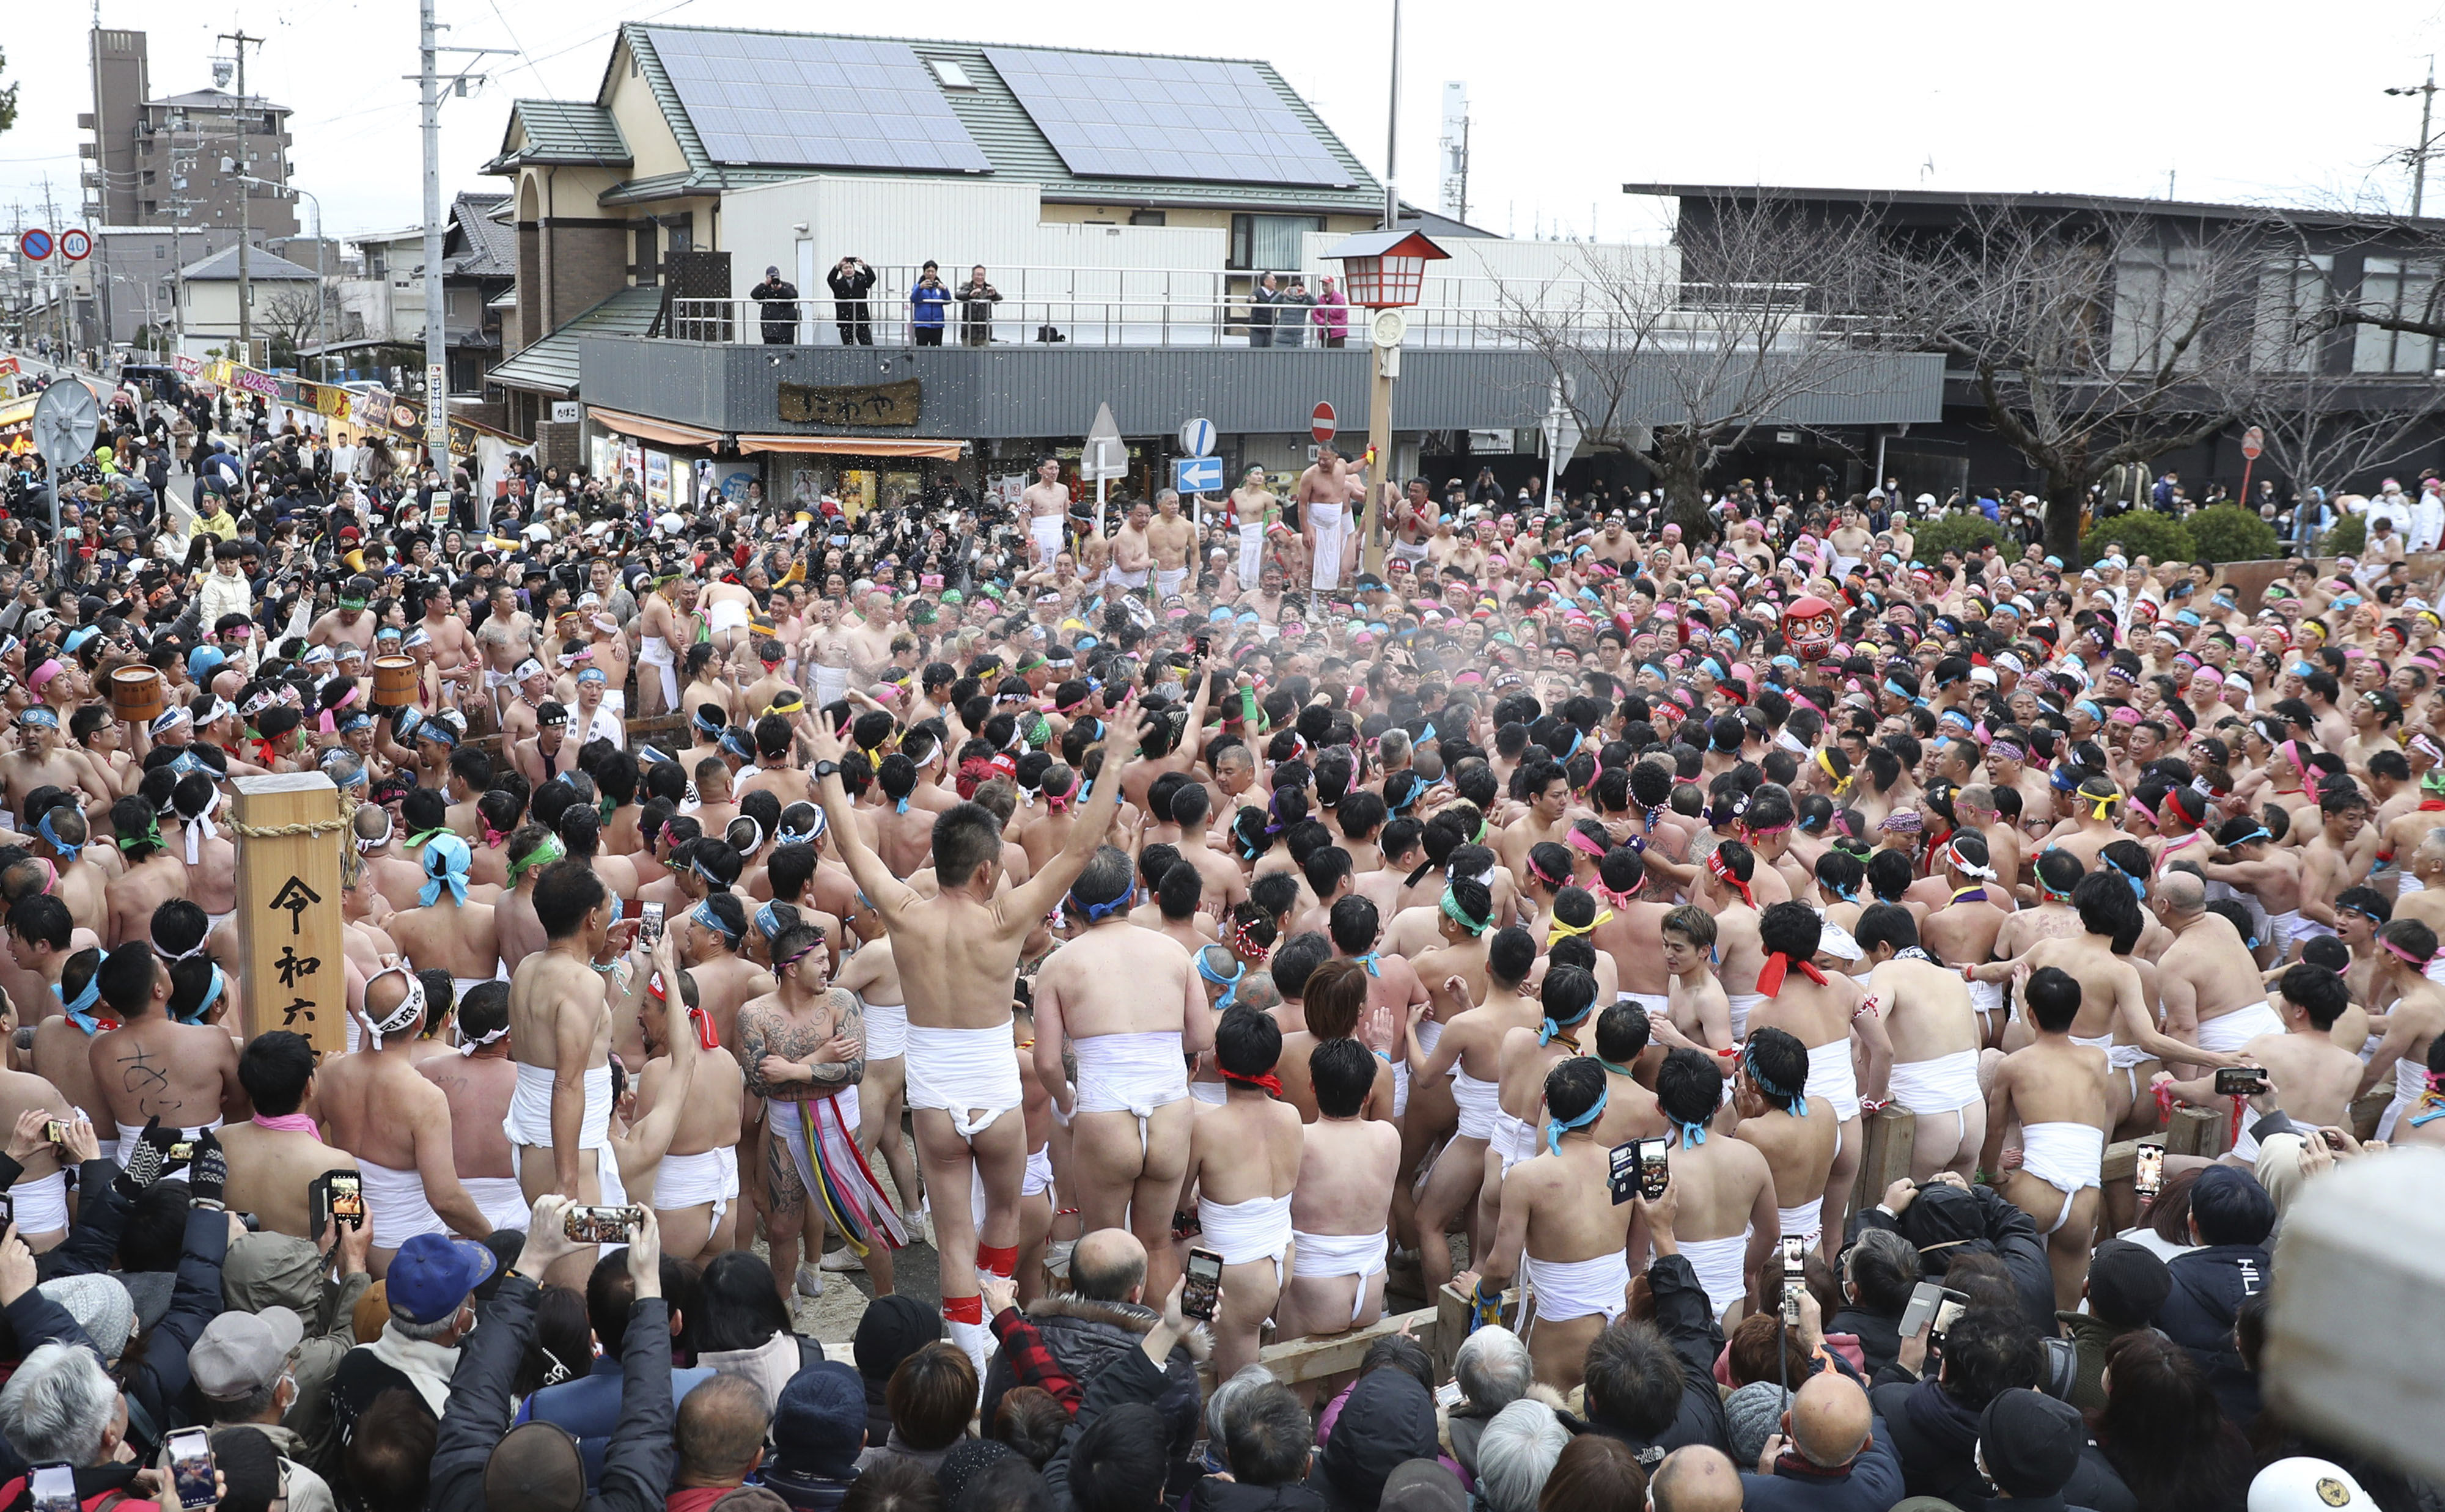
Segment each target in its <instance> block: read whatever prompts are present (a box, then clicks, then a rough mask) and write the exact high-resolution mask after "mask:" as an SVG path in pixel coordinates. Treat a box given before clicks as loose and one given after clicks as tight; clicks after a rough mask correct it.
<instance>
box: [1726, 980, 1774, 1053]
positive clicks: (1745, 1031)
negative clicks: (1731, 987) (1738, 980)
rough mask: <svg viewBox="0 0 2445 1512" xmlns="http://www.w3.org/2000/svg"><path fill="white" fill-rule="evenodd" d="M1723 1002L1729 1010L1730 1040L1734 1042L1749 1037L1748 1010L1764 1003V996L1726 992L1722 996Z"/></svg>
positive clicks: (1753, 993)
mask: <svg viewBox="0 0 2445 1512" xmlns="http://www.w3.org/2000/svg"><path fill="white" fill-rule="evenodd" d="M1724 1001H1725V1004H1726V1007H1728V1008H1729V1009H1730V1010H1731V1017H1732V1038H1733V1039H1734V1040H1736V1041H1737V1040H1742V1039H1746V1038H1747V1037H1748V1036H1749V1010H1750V1009H1752V1008H1755V1007H1756V1006H1757V1005H1758V1004H1760V1003H1762V1002H1764V1001H1765V994H1764V993H1762V992H1727V993H1726V994H1724Z"/></svg>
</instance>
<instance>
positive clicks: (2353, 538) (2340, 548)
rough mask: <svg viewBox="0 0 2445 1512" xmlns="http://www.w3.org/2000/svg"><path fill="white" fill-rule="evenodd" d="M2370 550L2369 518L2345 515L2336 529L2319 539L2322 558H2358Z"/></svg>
mask: <svg viewBox="0 0 2445 1512" xmlns="http://www.w3.org/2000/svg"><path fill="white" fill-rule="evenodd" d="M2367 549H2368V516H2367V515H2365V514H2345V515H2344V516H2343V517H2342V519H2340V520H2337V521H2336V522H2335V528H2334V529H2333V530H2331V531H2328V532H2326V533H2325V534H2324V535H2321V536H2319V537H2318V554H2319V555H2320V556H2358V555H2360V554H2361V552H2362V551H2366V550H2367Z"/></svg>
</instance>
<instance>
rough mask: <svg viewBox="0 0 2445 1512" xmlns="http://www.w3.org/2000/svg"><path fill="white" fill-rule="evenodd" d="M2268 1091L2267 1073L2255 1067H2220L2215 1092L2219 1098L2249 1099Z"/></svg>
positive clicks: (2217, 1069)
mask: <svg viewBox="0 0 2445 1512" xmlns="http://www.w3.org/2000/svg"><path fill="white" fill-rule="evenodd" d="M2266 1089H2267V1073H2265V1072H2263V1071H2261V1070H2259V1069H2258V1068H2257V1067H2255V1066H2219V1067H2217V1068H2216V1073H2215V1090H2216V1095H2217V1096H2219V1097H2247V1096H2249V1094H2250V1093H2252V1092H2264V1091H2265V1090H2266Z"/></svg>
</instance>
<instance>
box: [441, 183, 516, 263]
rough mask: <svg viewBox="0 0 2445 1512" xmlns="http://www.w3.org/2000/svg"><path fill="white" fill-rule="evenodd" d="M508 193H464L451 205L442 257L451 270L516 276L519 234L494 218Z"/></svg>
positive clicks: (511, 227)
mask: <svg viewBox="0 0 2445 1512" xmlns="http://www.w3.org/2000/svg"><path fill="white" fill-rule="evenodd" d="M509 197H510V196H507V195H470V194H461V195H459V196H458V197H457V200H456V201H454V202H453V203H452V205H451V207H450V237H449V241H448V244H447V246H446V247H445V249H444V252H443V260H444V263H445V266H446V267H447V269H448V271H451V272H453V273H461V274H465V275H466V276H468V277H472V278H515V277H516V276H517V274H518V233H517V228H515V227H513V226H505V225H503V224H502V223H501V222H499V221H497V220H495V219H494V218H493V212H494V211H495V210H496V209H498V208H499V207H500V206H501V205H502V204H504V203H505V202H507V201H508V199H509Z"/></svg>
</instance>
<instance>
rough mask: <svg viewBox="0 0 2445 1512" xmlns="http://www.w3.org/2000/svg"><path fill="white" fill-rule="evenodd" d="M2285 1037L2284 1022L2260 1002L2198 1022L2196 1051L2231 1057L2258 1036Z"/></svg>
mask: <svg viewBox="0 0 2445 1512" xmlns="http://www.w3.org/2000/svg"><path fill="white" fill-rule="evenodd" d="M2282 1033H2284V1020H2283V1019H2281V1018H2279V1017H2276V1015H2275V1010H2274V1009H2272V1008H2269V1007H2268V1006H2267V1004H2265V1003H2263V1002H2254V1003H2251V1004H2250V1005H2249V1007H2247V1008H2236V1009H2234V1010H2233V1011H2232V1012H2230V1013H2225V1014H2218V1015H2216V1016H2215V1017H2213V1018H2203V1019H2201V1020H2199V1048H2200V1049H2201V1050H2212V1051H2214V1052H2215V1053H2216V1054H2217V1055H2231V1054H2232V1053H2233V1052H2235V1051H2237V1050H2239V1049H2240V1048H2241V1047H2242V1046H2244V1045H2246V1044H2249V1042H2250V1041H2251V1040H2253V1039H2256V1038H2257V1037H2258V1036H2261V1035H2280V1034H2282Z"/></svg>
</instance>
